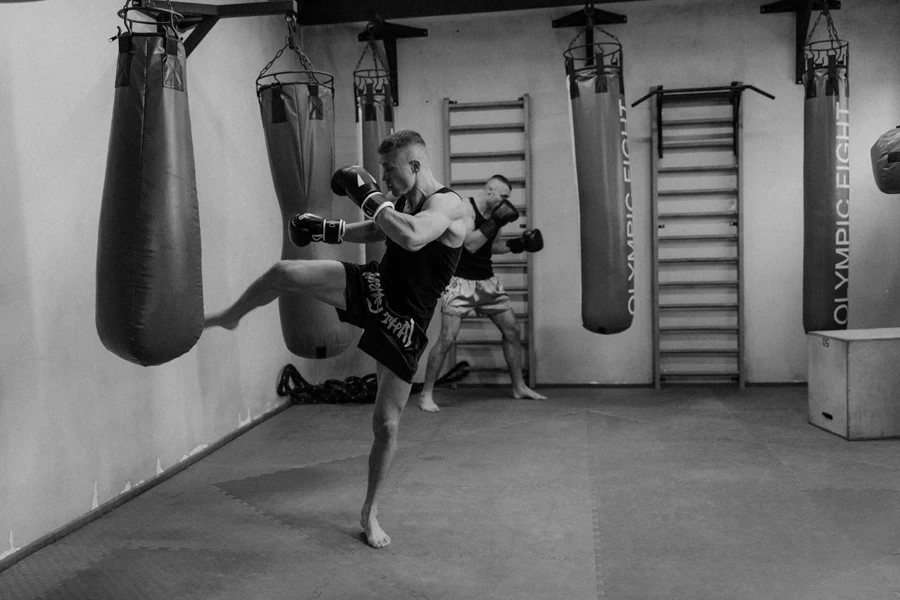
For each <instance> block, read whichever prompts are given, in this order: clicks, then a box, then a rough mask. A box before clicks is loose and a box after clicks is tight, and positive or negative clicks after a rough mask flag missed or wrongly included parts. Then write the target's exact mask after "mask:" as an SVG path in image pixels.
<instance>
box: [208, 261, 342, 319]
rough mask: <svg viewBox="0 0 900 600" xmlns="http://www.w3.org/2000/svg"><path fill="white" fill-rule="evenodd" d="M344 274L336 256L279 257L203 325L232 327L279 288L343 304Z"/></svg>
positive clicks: (338, 306)
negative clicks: (232, 300)
mask: <svg viewBox="0 0 900 600" xmlns="http://www.w3.org/2000/svg"><path fill="white" fill-rule="evenodd" d="M346 287H347V275H346V273H345V272H344V265H342V264H341V263H340V262H338V261H336V260H280V261H278V262H277V263H275V264H274V265H272V267H271V268H269V270H268V271H266V272H265V273H263V274H262V275H261V276H260V277H259V278H258V279H257V280H256V281H254V282H253V283H251V284H250V287H248V288H247V290H246V291H245V292H244V293H243V294H241V297H240V298H238V299H237V301H236V302H235V303H234V304H232V305H231V306H229V307H228V308H226V309H225V310H223V311H221V312H219V313H213V314H209V315H207V316H206V318H205V319H204V322H203V327H204V328H207V327H224V328H225V329H234V328H235V327H237V325H238V322H239V321H240V320H241V318H243V316H244V315H246V314H247V313H248V312H250V311H251V310H253V309H255V308H259V307H260V306H265V305H266V304H268V303H269V302H272V301H273V300H275V299H276V298H278V296H280V295H281V293H282V292H302V293H306V294H309V295H311V296H313V297H314V298H316V299H318V300H321V301H322V302H325V303H326V304H330V305H331V306H335V307H337V308H341V309H343V308H346V307H345V306H344V305H345V303H346V301H345V299H344V289H345V288H346Z"/></svg>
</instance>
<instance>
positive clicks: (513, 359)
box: [491, 309, 547, 400]
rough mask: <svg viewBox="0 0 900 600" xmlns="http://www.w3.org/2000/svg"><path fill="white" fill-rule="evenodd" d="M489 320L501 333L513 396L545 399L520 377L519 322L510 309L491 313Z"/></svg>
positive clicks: (520, 348) (520, 344)
mask: <svg viewBox="0 0 900 600" xmlns="http://www.w3.org/2000/svg"><path fill="white" fill-rule="evenodd" d="M491 321H493V322H494V325H496V326H497V327H498V328H499V329H500V333H501V334H502V335H503V357H504V358H505V359H506V367H507V369H509V376H510V378H511V379H512V384H513V385H512V387H513V398H530V399H532V400H546V399H547V397H546V396H542V395H541V394H538V393H537V392H536V391H534V390H533V389H531V388H530V387H528V386H527V385H525V378H524V377H522V342H521V341H520V339H519V324H518V323H516V317H515V315H514V314H513V311H512V309H509V310H505V311H503V312H501V313H498V314H495V315H491Z"/></svg>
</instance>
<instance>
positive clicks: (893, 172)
mask: <svg viewBox="0 0 900 600" xmlns="http://www.w3.org/2000/svg"><path fill="white" fill-rule="evenodd" d="M871 155H872V174H873V175H874V176H875V185H877V186H878V189H879V190H881V191H882V192H884V193H885V194H900V127H896V128H894V129H891V130H890V131H888V132H887V133H885V134H883V135H882V136H881V137H880V138H878V140H877V141H876V142H875V143H874V144H873V145H872V150H871Z"/></svg>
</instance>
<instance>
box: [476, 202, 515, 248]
mask: <svg viewBox="0 0 900 600" xmlns="http://www.w3.org/2000/svg"><path fill="white" fill-rule="evenodd" d="M518 218H519V211H517V210H516V207H515V206H513V204H512V202H510V201H509V200H504V201H503V202H501V203H500V204H498V205H497V207H496V208H495V209H494V212H492V213H491V216H490V217H488V219H487V220H486V221H485V222H484V223H482V224H481V227H479V228H478V231H480V232H481V233H483V234H484V237H486V238H487V239H491V238H493V237H494V236H495V235H497V232H498V231H500V228H501V227H503V226H504V225H506V224H507V223H512V222H513V221H515V220H516V219H518Z"/></svg>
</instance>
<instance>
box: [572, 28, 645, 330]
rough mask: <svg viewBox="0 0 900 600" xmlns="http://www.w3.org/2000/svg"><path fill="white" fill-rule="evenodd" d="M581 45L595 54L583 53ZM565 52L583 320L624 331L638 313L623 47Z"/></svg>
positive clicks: (602, 45) (598, 327) (594, 327)
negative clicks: (578, 220)
mask: <svg viewBox="0 0 900 600" xmlns="http://www.w3.org/2000/svg"><path fill="white" fill-rule="evenodd" d="M576 50H579V51H581V50H583V51H585V52H587V53H589V58H578V57H576V56H575V55H574V51H576ZM565 57H566V74H567V81H568V87H569V97H570V99H571V109H572V129H573V134H574V141H575V144H574V145H575V168H576V173H577V179H578V201H579V206H580V209H581V213H580V216H581V320H582V324H583V325H584V327H585V329H588V330H590V331H593V332H595V333H605V334H611V333H619V332H621V331H625V330H626V329H628V328H629V327H630V326H631V321H632V318H633V316H634V217H633V204H632V198H631V163H630V160H629V155H628V134H627V131H626V115H625V95H624V83H623V79H622V47H621V46H620V45H619V44H618V43H615V44H611V43H598V44H591V45H588V46H580V47H575V48H573V47H571V46H570V47H569V49H568V50H567V51H566V52H565Z"/></svg>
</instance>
